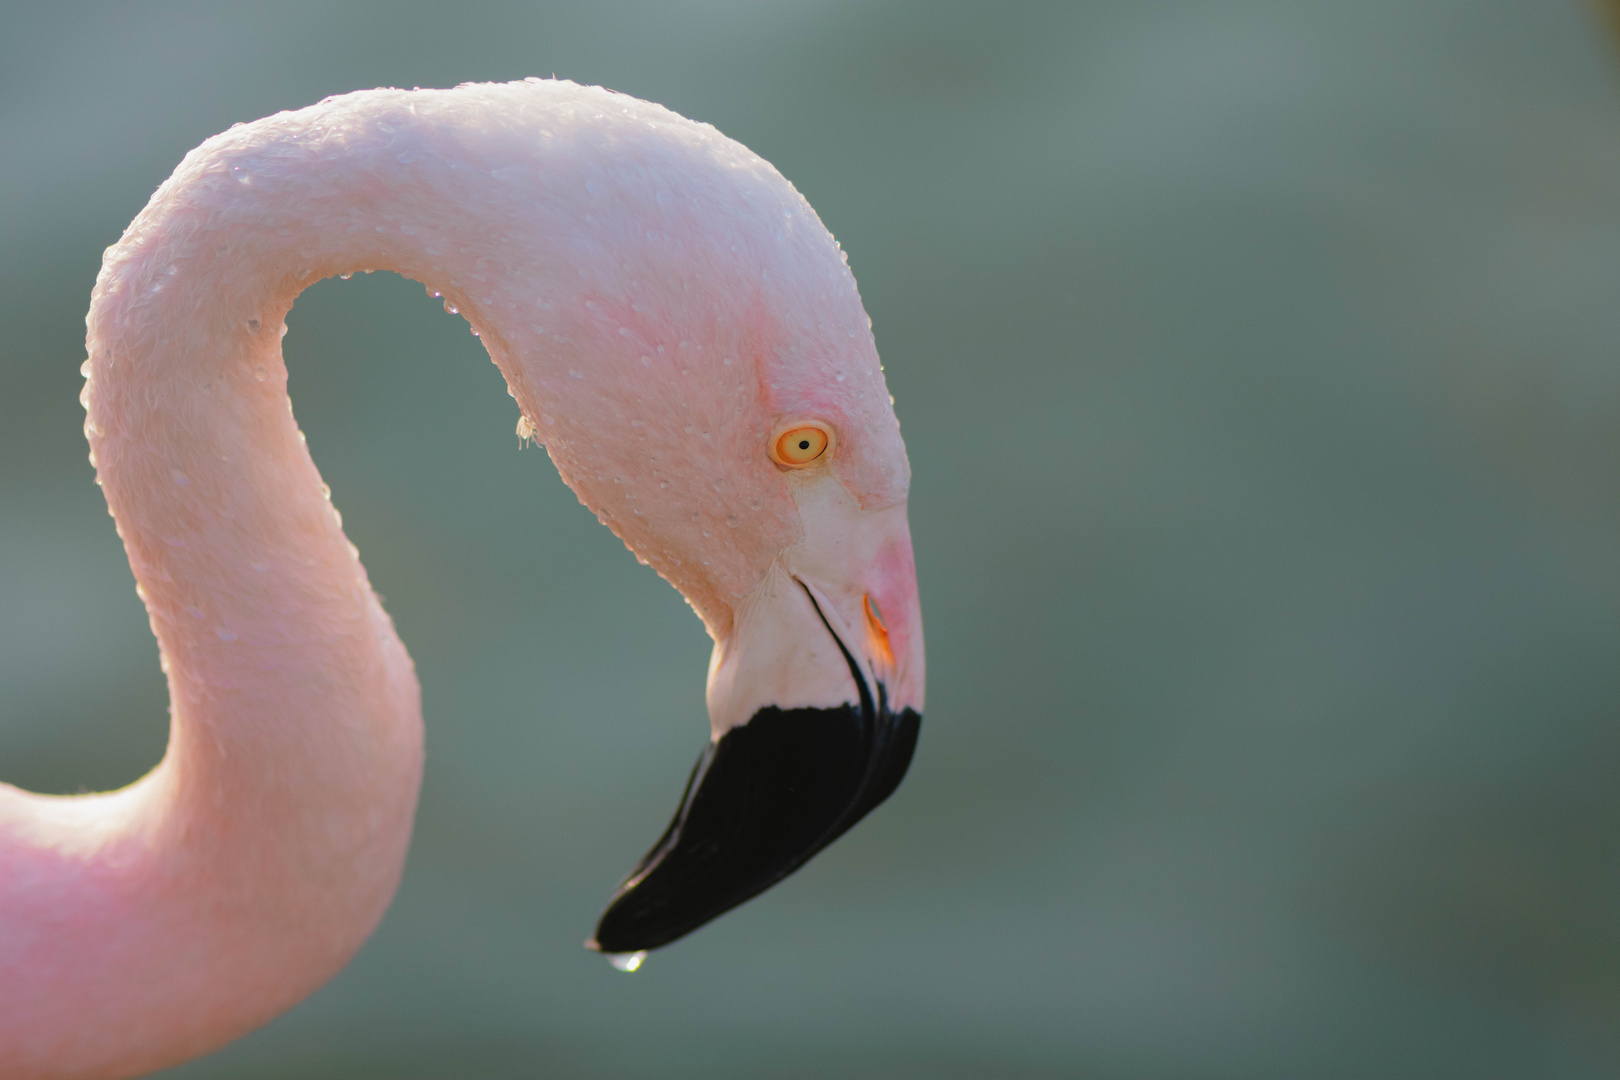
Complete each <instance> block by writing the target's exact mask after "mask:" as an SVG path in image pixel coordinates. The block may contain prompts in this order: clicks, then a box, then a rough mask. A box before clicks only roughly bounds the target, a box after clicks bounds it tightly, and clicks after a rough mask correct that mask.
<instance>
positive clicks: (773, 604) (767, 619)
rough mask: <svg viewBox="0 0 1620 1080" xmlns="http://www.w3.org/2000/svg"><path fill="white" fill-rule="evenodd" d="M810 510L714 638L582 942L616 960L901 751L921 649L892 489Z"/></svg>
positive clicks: (686, 922)
mask: <svg viewBox="0 0 1620 1080" xmlns="http://www.w3.org/2000/svg"><path fill="white" fill-rule="evenodd" d="M802 503H803V500H801V509H805V508H804V506H803V505H802ZM818 510H819V513H818V514H817V524H816V527H811V528H807V530H806V532H807V535H806V537H805V539H804V540H803V541H802V542H801V543H800V544H799V545H797V546H796V547H795V548H794V549H792V550H790V551H789V552H787V553H786V556H785V558H784V559H783V560H782V562H781V564H779V565H777V566H774V567H773V568H772V570H771V571H770V572H769V573H768V574H767V575H766V577H765V579H764V580H763V581H762V582H761V583H760V586H759V587H758V588H757V589H756V590H755V593H754V595H753V596H752V597H750V598H749V600H748V602H746V603H745V604H743V605H740V606H739V608H738V610H737V620H736V623H735V626H734V629H733V632H732V634H731V635H730V636H729V637H728V638H727V639H726V640H722V641H719V642H717V643H716V645H715V651H714V658H713V660H712V662H711V664H710V670H709V692H708V699H709V712H710V718H711V721H712V724H713V729H714V735H713V738H712V739H711V740H710V742H709V744H708V746H707V747H706V748H705V749H704V751H703V754H702V756H701V757H700V758H699V759H698V763H697V766H696V767H695V768H694V769H693V770H692V775H691V777H690V779H688V781H687V784H686V791H685V793H684V794H683V795H682V797H681V803H680V807H679V809H677V810H676V812H675V817H674V818H673V820H671V821H670V823H669V827H668V828H667V829H665V830H664V835H663V836H662V837H661V838H660V839H659V841H658V843H656V844H655V845H653V848H652V850H651V851H649V852H648V853H647V854H646V855H645V856H644V857H643V858H642V860H641V861H640V862H639V863H638V864H637V865H636V868H635V869H634V870H632V871H631V873H630V876H629V877H628V878H626V879H625V881H624V883H623V884H622V885H620V886H619V888H618V891H617V892H615V893H614V895H613V898H612V900H611V901H610V902H609V904H608V907H607V910H606V911H605V912H604V913H603V915H602V918H601V921H600V922H599V923H598V925H597V928H596V936H595V938H593V939H592V940H591V941H589V942H587V943H586V944H587V945H588V947H590V948H594V949H598V950H600V951H602V952H604V953H607V954H609V958H610V959H613V960H614V962H615V964H616V965H617V966H620V967H623V968H626V969H628V970H634V967H635V966H637V965H639V963H640V960H641V958H642V956H643V955H644V954H645V951H646V950H649V949H655V948H658V947H660V946H662V945H667V944H669V943H670V942H672V941H674V940H676V939H677V938H680V937H682V936H684V935H686V934H688V933H691V932H692V931H693V930H696V929H697V928H698V927H700V926H702V925H703V924H704V923H707V922H708V921H709V920H711V919H713V918H715V917H716V916H718V915H720V914H722V913H724V912H726V911H729V910H730V909H731V908H734V907H736V906H737V905H738V904H741V903H743V902H744V901H746V900H749V899H751V898H752V897H754V896H757V895H759V894H760V893H762V892H764V891H765V890H766V889H768V888H770V887H771V886H772V885H774V884H776V883H777V882H779V881H781V880H782V879H783V878H785V877H787V876H788V875H789V874H791V873H793V871H795V870H797V869H798V868H799V867H801V866H803V865H804V864H805V863H806V862H808V861H809V860H810V859H811V857H812V856H814V855H815V854H816V853H818V852H819V851H821V850H822V849H823V848H825V847H826V846H827V845H829V844H831V843H832V842H833V841H834V840H836V839H837V838H838V837H839V836H841V835H843V833H844V832H846V831H847V830H848V829H849V828H850V827H851V826H853V825H854V824H855V823H856V822H858V821H860V820H861V818H863V817H865V816H866V814H867V813H869V812H870V811H871V810H872V809H873V808H875V807H876V806H877V805H878V804H879V803H881V802H883V800H884V799H886V798H888V797H889V795H890V794H891V793H893V791H894V790H895V788H896V787H898V786H899V784H900V781H901V779H902V778H903V777H904V776H905V774H906V769H907V767H908V766H909V765H910V763H911V757H912V751H913V750H914V749H915V747H916V744H917V734H918V730H919V728H920V725H921V723H922V686H923V650H922V629H921V616H920V613H919V611H918V605H917V589H916V577H915V572H914V570H913V569H912V561H911V537H910V533H909V531H908V529H907V526H906V518H905V505H904V504H903V503H902V504H899V505H898V506H895V507H890V508H887V509H885V510H880V511H859V510H857V509H855V508H854V507H853V506H851V505H849V504H848V502H847V500H835V501H834V503H833V504H832V505H831V506H830V507H829V506H821V507H819V508H818ZM807 522H808V516H807Z"/></svg>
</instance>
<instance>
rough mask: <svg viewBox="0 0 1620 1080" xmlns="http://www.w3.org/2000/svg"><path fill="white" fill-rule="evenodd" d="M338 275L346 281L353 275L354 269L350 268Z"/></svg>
mask: <svg viewBox="0 0 1620 1080" xmlns="http://www.w3.org/2000/svg"><path fill="white" fill-rule="evenodd" d="M338 277H339V278H341V279H343V280H344V281H348V280H349V279H350V278H352V277H354V271H353V270H350V271H349V272H348V273H347V274H339V275H338Z"/></svg>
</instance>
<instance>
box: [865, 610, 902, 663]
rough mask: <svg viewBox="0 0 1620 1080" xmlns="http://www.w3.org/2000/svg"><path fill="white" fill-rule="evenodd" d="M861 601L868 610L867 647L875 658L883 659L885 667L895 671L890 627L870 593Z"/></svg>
mask: <svg viewBox="0 0 1620 1080" xmlns="http://www.w3.org/2000/svg"><path fill="white" fill-rule="evenodd" d="M861 601H862V602H861V607H862V608H863V609H865V611H866V645H867V649H868V651H869V652H870V654H871V656H872V658H873V659H874V660H878V661H881V662H882V664H883V666H884V667H886V668H887V669H888V670H890V671H893V670H894V649H893V648H892V647H891V646H890V645H889V628H888V627H886V626H884V625H883V616H882V615H880V614H878V609H877V605H876V604H875V603H873V602H872V595H871V594H870V593H867V594H866V595H865V596H863V597H861Z"/></svg>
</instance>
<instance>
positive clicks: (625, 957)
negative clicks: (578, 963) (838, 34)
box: [602, 949, 647, 971]
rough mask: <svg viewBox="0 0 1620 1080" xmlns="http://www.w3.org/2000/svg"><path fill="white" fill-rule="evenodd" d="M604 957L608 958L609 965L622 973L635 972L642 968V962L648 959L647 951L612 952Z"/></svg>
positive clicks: (604, 954)
mask: <svg viewBox="0 0 1620 1080" xmlns="http://www.w3.org/2000/svg"><path fill="white" fill-rule="evenodd" d="M602 955H603V956H605V957H607V962H608V963H610V964H612V965H613V966H614V967H616V968H618V969H619V970H620V971H635V970H636V969H637V968H639V967H641V962H642V961H643V960H645V959H647V950H646V949H642V950H641V951H640V952H610V953H603V954H602Z"/></svg>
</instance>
